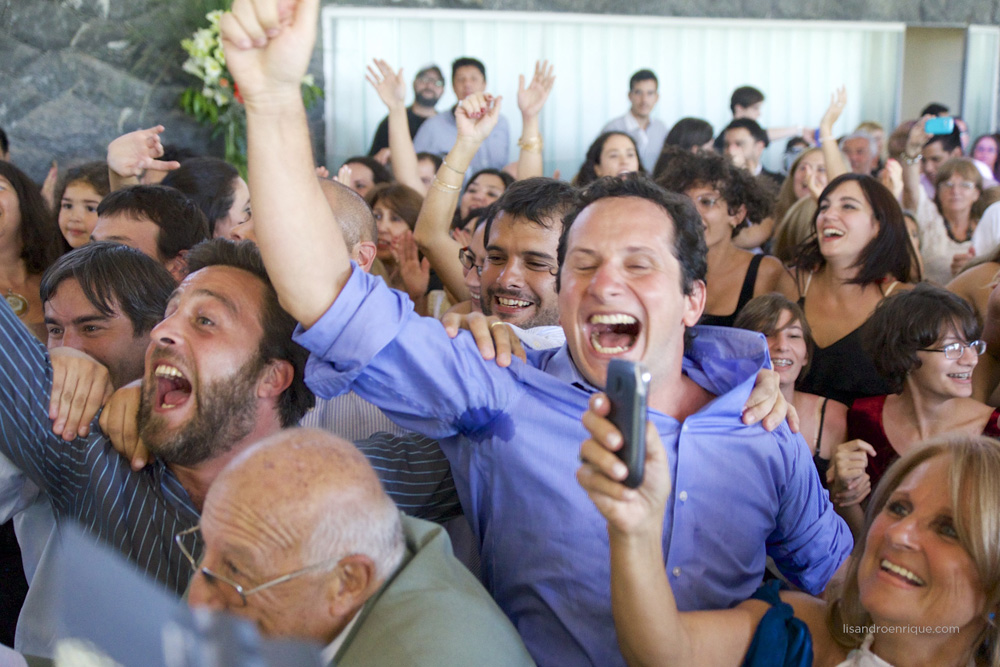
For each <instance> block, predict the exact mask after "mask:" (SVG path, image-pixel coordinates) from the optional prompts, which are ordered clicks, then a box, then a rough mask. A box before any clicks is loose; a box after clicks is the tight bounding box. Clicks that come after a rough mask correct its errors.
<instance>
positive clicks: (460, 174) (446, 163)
mask: <svg viewBox="0 0 1000 667" xmlns="http://www.w3.org/2000/svg"><path fill="white" fill-rule="evenodd" d="M441 164H442V165H444V166H445V167H448V168H449V169H451V170H452V171H453V172H455V173H456V174H458V175H459V176H461V177H462V178H465V172H464V171H463V170H461V169H455V168H454V167H453V166H451V165H450V164H448V161H447V160H445V159H444V158H441Z"/></svg>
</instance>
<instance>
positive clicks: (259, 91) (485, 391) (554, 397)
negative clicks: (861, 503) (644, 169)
mask: <svg viewBox="0 0 1000 667" xmlns="http://www.w3.org/2000/svg"><path fill="white" fill-rule="evenodd" d="M318 5H319V1H318V0H299V1H298V2H291V1H282V2H280V3H279V2H278V0H270V1H267V0H256V1H254V0H236V2H235V3H234V5H233V10H232V13H228V14H226V15H225V16H224V17H223V19H222V22H221V26H222V30H223V36H224V39H225V42H226V57H227V64H228V66H229V68H230V71H231V72H232V73H233V75H234V76H235V78H236V80H237V81H238V83H239V86H240V90H241V91H242V93H243V96H244V99H245V100H246V108H247V121H248V132H249V135H248V138H249V163H250V174H249V175H250V191H251V192H252V193H253V197H254V199H253V202H252V205H253V209H254V217H255V219H256V221H257V222H256V233H257V238H258V243H259V245H260V249H261V252H262V255H263V257H264V261H265V263H266V265H267V268H268V272H269V274H270V276H271V278H272V280H273V281H274V284H275V287H276V289H277V290H278V294H279V295H280V299H281V302H282V304H283V306H284V307H285V308H286V309H287V310H288V311H289V312H290V313H292V315H293V316H294V317H296V319H298V320H299V322H300V323H301V324H302V327H303V328H304V330H303V331H300V332H299V333H298V338H297V340H298V341H299V342H300V343H301V344H303V345H304V346H305V347H307V348H308V349H310V350H311V352H312V354H313V356H312V357H311V359H310V362H309V366H308V369H307V380H308V382H309V383H310V386H311V387H312V388H313V389H314V390H315V391H317V392H318V393H320V394H321V395H331V394H336V393H341V392H344V391H347V390H348V389H352V388H353V389H354V390H355V391H357V392H358V393H359V394H361V395H363V396H364V397H366V398H368V399H369V400H371V401H372V402H374V403H376V404H377V405H379V406H380V407H382V408H383V409H384V410H386V411H387V412H388V413H390V415H392V416H393V417H394V418H395V419H396V420H397V421H399V422H400V423H401V424H403V425H405V426H407V427H409V428H413V429H415V430H419V431H421V432H423V433H425V434H427V435H429V436H431V437H435V438H438V439H439V440H440V442H441V446H442V448H443V449H444V450H445V453H446V454H447V456H448V458H449V460H450V462H451V465H452V470H453V475H454V477H455V484H456V486H457V487H458V490H459V494H460V496H461V498H462V503H463V506H464V509H465V514H466V517H467V518H468V519H469V521H470V522H471V523H472V527H473V530H474V531H475V533H476V536H477V537H478V539H479V543H480V547H481V551H482V559H483V561H482V571H483V576H484V579H485V581H486V584H487V587H488V588H489V590H490V591H491V593H492V594H493V595H494V597H495V598H496V600H497V602H498V603H499V604H500V606H501V608H503V610H504V611H505V612H506V613H507V614H508V616H510V618H511V620H512V621H513V622H514V625H515V626H516V627H517V629H518V631H519V632H520V634H521V636H522V638H523V639H524V642H525V644H526V645H527V647H528V649H529V651H531V653H532V656H533V657H534V658H535V660H536V661H538V662H539V663H540V664H543V665H555V664H558V665H567V664H587V663H592V664H599V665H619V664H623V659H622V656H621V654H620V653H619V651H618V647H617V642H616V638H615V634H614V624H613V621H612V616H611V600H610V584H609V582H610V568H609V558H608V537H607V532H606V527H605V522H604V520H603V518H602V517H601V515H600V514H599V513H598V512H597V510H596V509H595V508H594V506H593V504H592V503H590V501H589V500H588V498H587V496H586V494H585V493H584V491H583V490H582V489H581V488H580V487H579V485H577V483H576V479H575V471H576V468H577V467H578V465H579V462H578V460H577V452H578V451H579V443H580V441H581V440H583V439H585V438H586V437H587V432H586V430H585V429H584V428H583V426H582V424H581V422H580V415H581V414H582V413H583V412H584V410H585V409H586V406H587V400H588V398H589V397H590V395H591V394H592V393H593V392H595V391H596V390H598V389H600V388H602V387H603V386H604V382H605V378H606V374H607V365H608V361H609V360H610V359H612V358H614V357H621V358H625V359H631V360H635V361H641V362H643V363H644V364H646V366H647V367H648V368H649V369H650V371H651V372H652V374H653V383H652V386H651V390H650V401H649V402H650V408H651V409H650V420H651V421H652V422H653V424H654V425H655V427H656V428H657V430H658V432H659V434H660V436H661V439H662V440H663V443H664V446H665V447H666V448H667V450H668V452H667V453H668V458H669V460H670V461H671V465H672V466H673V468H672V470H671V474H672V476H673V488H674V489H675V490H676V492H675V495H674V497H673V499H672V501H671V503H670V504H669V505H668V507H667V512H666V516H665V517H664V553H665V554H666V562H665V563H664V566H665V567H666V568H667V571H668V572H669V573H670V576H671V583H672V584H673V586H674V591H675V595H676V597H677V600H678V605H679V606H680V607H681V608H682V609H715V608H720V607H727V606H731V605H732V604H734V603H736V602H738V601H740V600H743V599H746V598H747V597H749V596H750V594H751V593H753V591H754V590H755V589H756V588H757V586H758V584H759V583H760V580H761V577H762V575H763V572H764V566H765V558H766V556H767V555H771V556H772V557H773V558H774V560H775V562H776V563H777V564H778V566H779V568H781V569H782V571H783V572H784V573H785V574H786V576H788V578H789V579H790V580H791V581H792V582H794V583H796V584H797V585H799V586H801V587H802V588H804V589H806V590H808V591H810V592H813V593H818V592H820V591H821V590H822V589H823V588H824V586H825V585H826V583H827V581H828V580H829V579H830V577H831V576H832V575H833V573H834V571H835V570H836V569H837V568H838V566H839V565H840V564H841V562H842V561H843V560H844V559H845V558H846V557H847V555H848V552H849V551H850V549H851V546H852V543H851V537H850V533H849V532H848V530H847V527H846V526H845V525H844V523H843V521H841V520H840V518H839V517H837V516H836V514H835V513H834V512H833V508H832V506H831V505H830V503H829V500H828V499H827V498H826V496H825V494H824V492H823V490H822V488H821V486H820V482H819V478H818V476H817V475H816V472H815V469H814V468H813V465H812V461H811V458H810V456H809V452H808V449H807V448H806V446H805V443H804V442H803V441H802V440H801V438H799V437H797V436H794V435H793V434H792V433H791V432H790V431H789V430H788V428H787V427H786V426H784V425H781V426H779V427H778V428H777V429H776V430H775V431H774V432H772V433H768V432H767V431H765V430H764V429H763V428H762V427H761V426H760V425H746V424H744V422H743V420H741V414H742V411H743V405H744V403H745V401H746V399H747V396H748V395H749V393H750V389H751V387H752V385H753V383H754V379H755V375H756V373H757V372H758V371H759V370H760V369H761V368H764V367H765V365H766V364H767V352H766V347H765V346H764V344H763V340H762V339H761V337H760V336H757V335H754V334H749V333H745V332H737V331H733V330H725V331H722V330H717V329H711V328H705V329H698V330H690V329H689V327H692V326H693V325H694V324H695V322H697V320H698V318H699V316H700V315H701V311H702V308H703V307H704V301H705V284H704V281H703V277H704V275H705V270H706V269H705V243H704V238H703V233H702V225H701V221H700V218H699V216H698V213H697V211H696V210H695V209H694V207H693V205H692V204H691V203H690V202H689V201H688V200H686V199H684V198H682V197H680V196H677V195H670V194H667V193H666V192H665V191H663V190H662V189H660V188H659V187H657V186H655V185H652V184H651V183H649V182H648V181H644V180H640V179H627V180H617V181H602V182H599V183H598V184H597V185H596V186H595V187H594V188H593V189H591V190H588V191H587V192H586V193H585V196H584V197H583V199H582V200H581V202H580V204H579V205H578V206H577V208H576V209H575V210H574V211H572V212H571V213H570V214H569V215H568V216H567V217H566V219H565V225H564V231H563V236H562V238H561V241H560V246H559V248H560V249H559V258H560V264H561V266H560V273H559V280H560V284H559V285H558V287H559V297H558V301H559V304H558V305H559V312H560V321H561V323H562V325H563V328H564V330H565V332H566V338H567V343H566V345H564V346H562V347H560V348H557V349H554V350H545V351H538V352H532V353H529V357H528V361H527V363H520V362H519V361H514V362H513V363H512V364H511V366H510V367H509V368H506V369H505V368H498V367H497V366H496V364H495V363H494V362H492V361H485V360H484V359H483V358H482V356H481V355H480V354H479V352H478V350H477V348H476V346H475V344H474V343H473V341H472V339H471V337H468V336H460V337H459V338H458V339H456V340H455V341H452V340H451V339H449V338H448V337H447V335H446V334H445V332H444V330H443V328H442V327H441V325H440V323H438V322H437V321H435V320H431V319H426V318H421V317H418V316H417V315H415V314H414V313H413V306H412V304H411V303H410V301H409V300H408V299H407V297H406V296H405V295H403V294H401V293H399V292H394V291H392V290H389V289H388V288H387V287H386V286H385V284H384V283H383V282H382V281H381V280H379V279H377V278H372V277H370V276H368V275H367V274H365V273H364V272H362V271H360V270H359V269H358V268H357V267H355V266H352V264H351V262H350V259H349V256H348V253H347V249H346V248H345V247H344V241H343V239H342V237H341V235H340V234H339V232H338V231H337V225H335V224H333V220H331V216H335V213H334V212H333V211H331V209H330V208H329V207H327V206H326V205H325V203H324V200H323V195H322V192H321V191H320V190H319V187H318V186H317V184H316V179H315V178H314V177H313V175H312V159H311V155H312V154H311V144H310V141H309V135H308V128H307V125H306V116H305V109H304V108H303V106H302V101H301V98H300V95H299V80H300V79H301V77H302V75H303V74H304V73H305V71H306V67H307V66H308V63H309V59H310V57H311V55H312V48H313V44H314V41H315V34H316V23H317V16H318ZM462 104H463V105H465V106H466V109H465V110H466V112H467V113H468V114H469V116H470V117H478V116H482V115H485V114H495V113H497V109H496V108H495V107H492V106H491V105H490V104H489V102H488V101H487V100H486V98H485V97H483V96H481V95H472V96H470V97H469V98H467V99H465V100H464V101H463V102H462ZM679 258H681V259H679ZM692 333H693V334H694V335H693V336H692V335H691V334H692ZM686 339H691V340H690V343H689V344H688V345H687V348H688V349H687V350H685V347H686V345H685V341H686Z"/></svg>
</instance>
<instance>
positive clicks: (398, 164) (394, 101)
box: [365, 58, 427, 195]
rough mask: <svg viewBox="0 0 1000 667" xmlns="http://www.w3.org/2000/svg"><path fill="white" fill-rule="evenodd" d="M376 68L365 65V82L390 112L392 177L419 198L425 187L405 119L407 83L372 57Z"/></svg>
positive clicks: (386, 65)
mask: <svg viewBox="0 0 1000 667" xmlns="http://www.w3.org/2000/svg"><path fill="white" fill-rule="evenodd" d="M374 63H375V68H372V66H371V65H369V66H368V74H367V75H366V76H365V79H367V80H368V83H370V84H372V87H373V88H375V92H377V93H378V96H379V97H380V98H381V99H382V101H383V102H384V103H385V106H386V107H388V109H389V154H390V155H391V156H392V157H391V158H390V159H391V161H392V175H393V176H395V177H396V180H397V181H399V182H400V183H402V184H403V185H408V186H410V187H411V188H413V189H414V190H416V191H417V192H419V193H420V194H422V195H426V194H427V186H425V185H424V183H423V181H421V180H420V174H419V173H418V172H417V151H416V150H415V149H414V148H413V137H411V136H410V121H409V119H407V117H406V83H405V81H404V80H403V70H402V69H400V70H399V71H398V72H393V71H392V68H391V67H389V63H387V62H386V61H384V60H380V59H378V58H375V60H374Z"/></svg>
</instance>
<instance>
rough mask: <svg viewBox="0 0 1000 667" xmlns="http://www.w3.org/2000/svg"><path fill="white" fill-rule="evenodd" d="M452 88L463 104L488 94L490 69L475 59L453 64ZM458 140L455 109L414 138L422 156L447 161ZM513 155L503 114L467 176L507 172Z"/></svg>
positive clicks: (426, 123)
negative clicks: (482, 172) (506, 167)
mask: <svg viewBox="0 0 1000 667" xmlns="http://www.w3.org/2000/svg"><path fill="white" fill-rule="evenodd" d="M451 86H452V89H453V90H454V91H455V97H457V98H458V101H459V102H461V101H462V100H464V99H465V98H466V97H468V96H469V95H472V94H473V93H482V92H485V91H486V66H485V65H483V63H482V62H480V61H479V60H476V59H475V58H469V57H462V58H458V59H456V60H455V61H454V62H453V63H452V64H451ZM456 106H457V105H456ZM457 138H458V126H457V125H456V124H455V107H452V108H451V109H450V110H449V111H448V113H441V114H437V115H436V116H433V117H431V118H428V119H427V120H426V121H424V123H423V125H421V126H420V129H419V130H417V134H416V136H414V137H413V148H414V149H415V150H416V151H417V152H418V153H431V154H433V155H440V156H442V157H444V156H445V155H447V154H448V151H450V150H451V148H452V146H454V145H455V140H456V139H457ZM509 154H510V126H509V125H508V123H507V119H506V118H505V117H504V116H503V115H502V114H501V116H500V120H499V121H497V124H496V127H494V128H493V131H492V132H490V135H489V136H488V137H486V139H485V140H484V141H483V143H482V144H481V145H480V146H479V150H478V151H476V154H475V156H473V158H472V161H471V162H470V163H469V168H468V169H467V170H466V174H474V173H476V172H477V171H479V170H481V169H503V168H504V167H505V166H506V165H507V161H508V160H507V157H508V155H509Z"/></svg>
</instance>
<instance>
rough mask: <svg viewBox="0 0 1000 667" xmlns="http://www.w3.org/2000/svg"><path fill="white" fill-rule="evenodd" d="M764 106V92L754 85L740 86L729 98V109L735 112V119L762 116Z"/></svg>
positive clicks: (753, 118)
mask: <svg viewBox="0 0 1000 667" xmlns="http://www.w3.org/2000/svg"><path fill="white" fill-rule="evenodd" d="M763 106H764V93H762V92H760V91H759V90H757V89H756V88H754V87H753V86H740V87H739V88H737V89H736V90H734V91H733V94H732V95H731V96H730V98H729V109H730V111H732V112H733V120H736V119H737V118H749V119H750V120H754V121H755V120H757V119H758V118H760V114H761V111H762V107H763Z"/></svg>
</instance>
